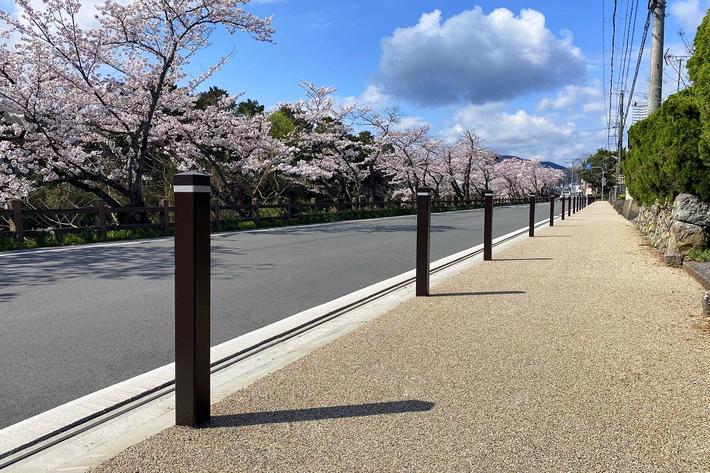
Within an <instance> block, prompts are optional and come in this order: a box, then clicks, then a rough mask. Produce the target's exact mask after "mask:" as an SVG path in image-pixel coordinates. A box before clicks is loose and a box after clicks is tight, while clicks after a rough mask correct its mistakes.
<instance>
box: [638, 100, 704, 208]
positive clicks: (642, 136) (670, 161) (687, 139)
mask: <svg viewBox="0 0 710 473" xmlns="http://www.w3.org/2000/svg"><path fill="white" fill-rule="evenodd" d="M701 130H702V125H701V120H700V109H699V108H698V105H697V102H696V97H695V96H694V94H693V91H692V90H691V89H686V90H684V91H682V92H679V93H677V94H674V95H672V96H670V97H669V98H668V99H667V100H666V101H665V102H664V103H663V105H661V107H660V108H659V109H658V110H657V111H656V113H654V114H653V115H651V116H650V117H648V118H647V119H645V120H643V121H640V122H638V123H636V124H635V125H634V126H632V127H631V128H630V129H629V152H628V154H627V156H626V159H625V160H624V176H625V177H626V185H627V186H628V188H629V191H630V192H631V193H632V194H633V196H634V197H635V198H637V199H638V200H639V201H641V202H642V203H644V204H652V203H653V202H654V201H655V200H659V201H666V200H667V201H670V200H672V199H674V198H675V196H676V195H678V194H680V193H682V192H690V193H692V194H695V195H697V196H699V197H700V198H701V199H703V200H705V201H710V162H708V161H707V160H703V158H702V157H701V156H700V151H699V146H698V145H699V142H700V135H701Z"/></svg>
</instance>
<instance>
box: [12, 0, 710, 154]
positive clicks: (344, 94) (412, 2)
mask: <svg viewBox="0 0 710 473" xmlns="http://www.w3.org/2000/svg"><path fill="white" fill-rule="evenodd" d="M32 1H33V3H39V2H40V0H32ZM119 1H127V0H119ZM617 1H618V5H619V7H618V24H619V29H618V32H617V45H620V44H621V40H622V39H623V31H622V26H621V25H622V23H623V21H624V15H625V12H626V10H627V9H628V8H629V6H630V5H632V4H634V5H635V4H638V5H639V6H640V12H639V15H638V19H637V22H636V27H635V29H634V31H635V42H634V48H633V51H632V52H631V57H632V58H633V62H634V63H635V58H636V56H637V54H638V46H639V43H640V37H641V32H642V29H643V23H644V21H645V17H646V5H647V3H648V2H647V0H617ZM12 3H13V2H12V0H0V7H2V8H10V9H12V6H13V5H12ZM97 3H101V0H84V1H83V2H82V4H83V6H84V7H86V8H85V13H84V11H82V14H83V15H84V17H85V18H86V19H87V20H86V21H87V22H89V23H90V22H91V21H92V20H91V19H92V17H93V12H94V10H93V8H94V7H95V5H96V4H97ZM613 3H614V0H576V1H575V0H545V1H542V0H537V1H536V0H527V1H523V0H508V1H503V0H478V1H475V0H447V1H433V0H376V1H375V0H361V1H350V2H348V1H333V0H252V1H251V2H250V3H249V4H248V5H247V7H246V8H247V9H248V10H249V11H251V12H253V13H255V14H257V15H259V16H268V15H273V16H274V20H273V26H274V28H275V30H276V33H275V35H274V42H273V43H260V42H257V41H255V40H253V39H251V38H250V37H249V36H247V35H244V34H240V35H236V36H234V37H231V36H228V35H227V34H226V33H224V32H221V31H217V32H216V33H215V35H214V37H213V44H212V46H210V48H209V49H207V50H206V51H204V52H203V53H202V54H200V55H198V56H196V57H195V58H193V64H192V65H191V66H190V69H191V72H200V71H202V70H204V69H205V68H206V67H208V66H210V65H212V63H213V62H214V61H215V60H216V59H217V58H219V57H220V56H222V55H223V54H225V53H228V52H229V51H231V50H233V49H234V50H235V51H236V53H237V54H236V55H235V56H234V58H233V59H232V61H231V62H229V63H228V64H227V65H226V66H225V67H224V68H223V69H222V70H220V71H219V72H218V73H217V74H215V75H214V76H213V77H212V78H211V79H210V80H209V82H207V83H206V84H204V86H205V87H207V86H210V85H216V86H219V87H222V88H224V89H227V90H228V91H229V92H230V93H233V94H236V93H244V97H245V98H252V99H256V100H258V101H259V102H261V103H263V104H265V105H266V106H267V107H268V108H271V107H274V106H275V105H277V104H278V103H279V102H285V101H293V100H298V99H299V98H301V97H302V91H301V89H300V88H299V86H298V82H299V81H301V80H307V81H310V82H313V83H315V84H317V85H323V86H331V87H335V88H336V89H337V95H338V97H339V98H340V99H342V100H343V101H344V102H348V101H353V100H356V101H358V102H361V103H364V104H366V105H369V106H371V107H373V108H381V107H386V106H393V105H398V106H399V107H400V108H401V110H402V111H403V113H404V114H405V115H406V117H405V122H406V123H429V124H430V125H431V128H432V133H433V134H435V135H437V136H440V137H441V138H443V139H447V140H451V139H454V138H455V137H456V135H457V133H459V132H461V131H462V130H463V129H472V130H474V131H476V132H477V133H478V134H479V136H481V138H482V139H483V142H484V144H485V145H487V146H488V147H490V148H492V149H493V150H495V151H497V152H499V153H501V154H516V155H519V156H522V157H526V158H539V159H544V160H551V161H556V162H559V163H562V164H566V163H569V162H571V161H572V160H574V159H578V158H580V157H582V156H583V155H585V154H588V153H590V152H593V151H594V150H595V149H596V148H598V147H605V146H606V145H607V142H608V138H607V136H608V135H607V131H606V129H605V127H606V121H607V110H608V107H609V97H608V90H609V85H608V76H609V64H610V54H611V47H610V41H611V17H612V8H613ZM667 5H668V6H667V21H666V47H667V48H670V50H671V52H673V53H675V54H685V50H684V47H683V44H682V41H681V39H680V37H679V36H678V32H679V31H681V30H682V31H685V32H686V39H687V40H690V41H692V38H693V36H694V32H695V29H696V28H697V25H698V24H699V23H700V21H701V19H702V17H703V15H704V14H705V13H706V11H707V10H708V8H710V0H667ZM603 19H605V21H603ZM603 44H604V46H603ZM647 44H650V41H649V42H648V43H647ZM649 49H650V48H647V50H646V53H645V54H644V56H643V63H642V65H641V69H640V75H639V79H638V83H637V86H636V93H635V95H634V99H635V100H637V101H641V102H643V101H645V96H646V92H647V88H648V83H647V76H648V74H647V72H648V67H649V66H648V51H649ZM620 53H621V47H618V48H617V60H618V57H619V54H620ZM618 64H619V61H617V69H618ZM632 72H633V68H632ZM629 88H630V84H627V87H626V89H627V90H628V89H629ZM675 88H676V80H675V72H674V71H672V70H670V69H668V70H667V71H666V74H665V83H664V95H667V94H668V93H671V92H674V91H675ZM627 94H628V92H627ZM614 102H615V101H614ZM615 103H616V102H615ZM614 107H616V105H614ZM611 139H612V142H613V134H612V138H611Z"/></svg>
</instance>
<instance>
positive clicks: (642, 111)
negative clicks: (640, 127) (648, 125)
mask: <svg viewBox="0 0 710 473" xmlns="http://www.w3.org/2000/svg"><path fill="white" fill-rule="evenodd" d="M646 117H648V104H647V103H645V102H634V103H633V105H631V125H633V124H634V123H636V122H640V121H641V120H643V119H645V118H646Z"/></svg>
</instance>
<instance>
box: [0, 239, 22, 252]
mask: <svg viewBox="0 0 710 473" xmlns="http://www.w3.org/2000/svg"><path fill="white" fill-rule="evenodd" d="M18 248H19V246H18V245H17V242H16V241H15V239H14V238H10V237H2V238H0V251H9V250H16V249H18Z"/></svg>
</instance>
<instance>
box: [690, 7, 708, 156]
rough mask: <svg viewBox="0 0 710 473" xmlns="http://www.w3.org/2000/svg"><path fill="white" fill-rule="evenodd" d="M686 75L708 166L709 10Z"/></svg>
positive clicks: (699, 32)
mask: <svg viewBox="0 0 710 473" xmlns="http://www.w3.org/2000/svg"><path fill="white" fill-rule="evenodd" d="M688 75H689V76H690V80H692V81H693V90H694V93H695V96H696V97H697V101H698V106H699V107H700V114H701V117H702V119H701V122H702V135H701V137H700V144H699V150H700V155H701V156H703V158H704V159H705V164H706V166H710V11H709V12H708V13H707V14H706V15H705V18H704V19H703V21H702V23H701V24H700V26H699V27H698V31H697V32H696V33H695V52H694V53H693V56H692V57H691V58H690V59H689V60H688Z"/></svg>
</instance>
